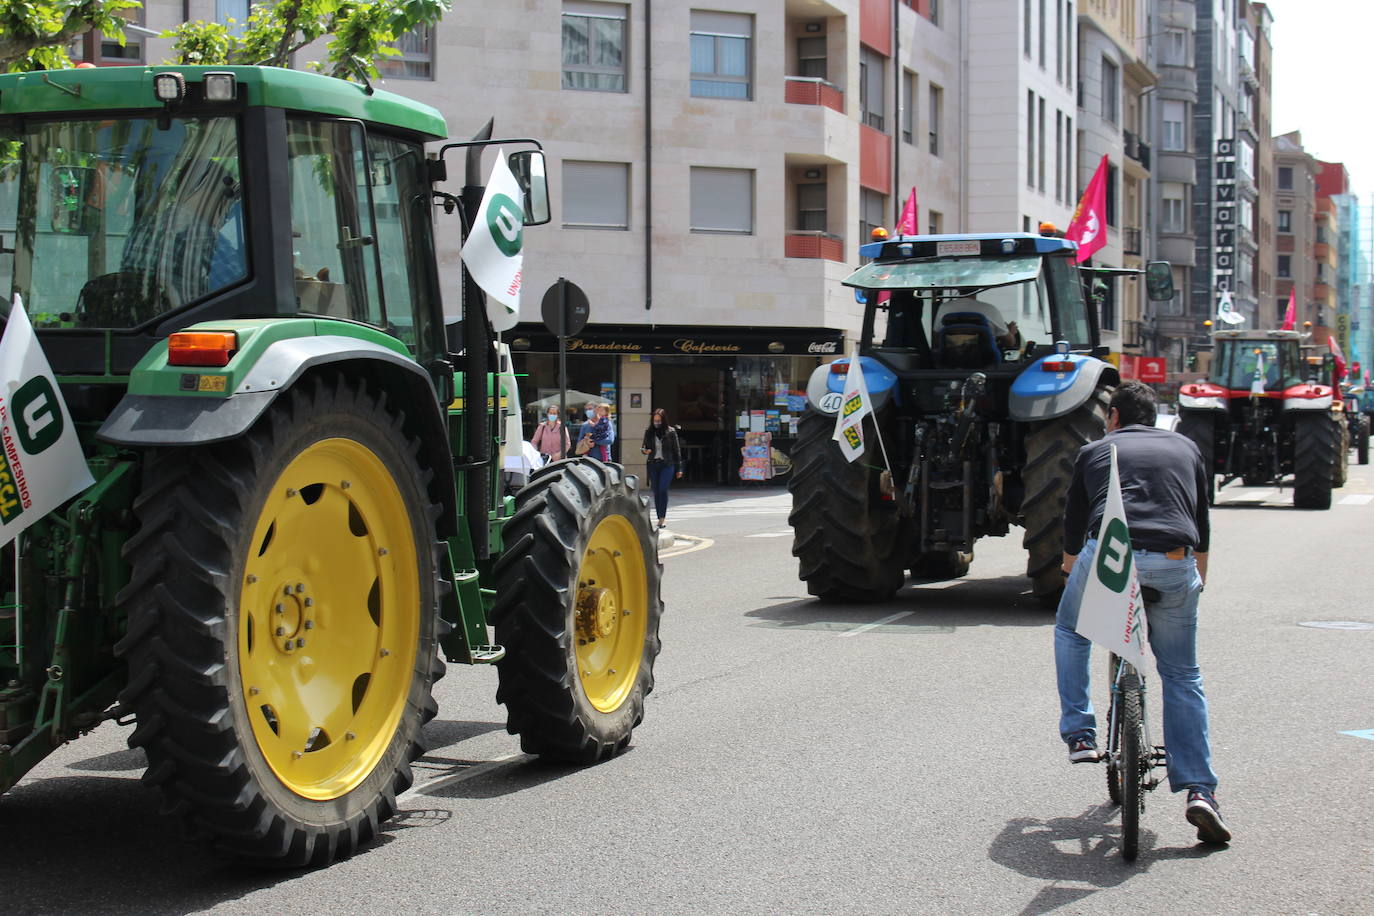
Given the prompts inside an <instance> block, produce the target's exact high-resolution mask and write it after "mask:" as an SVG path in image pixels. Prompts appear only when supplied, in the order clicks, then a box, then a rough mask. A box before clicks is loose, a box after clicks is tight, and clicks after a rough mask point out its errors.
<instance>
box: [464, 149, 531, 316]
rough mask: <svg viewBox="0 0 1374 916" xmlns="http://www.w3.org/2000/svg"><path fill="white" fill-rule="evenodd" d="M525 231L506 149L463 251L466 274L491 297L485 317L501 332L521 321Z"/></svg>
mask: <svg viewBox="0 0 1374 916" xmlns="http://www.w3.org/2000/svg"><path fill="white" fill-rule="evenodd" d="M524 230H525V192H524V191H523V190H521V188H520V182H519V181H517V180H516V178H515V175H514V174H513V173H512V172H511V170H510V166H509V165H507V164H506V153H505V150H500V149H498V150H497V151H496V162H495V163H494V164H493V165H492V167H491V176H490V177H489V178H488V179H487V189H486V192H485V193H484V194H483V195H482V205H481V206H480V207H478V208H477V216H476V217H474V218H473V221H472V228H471V230H470V231H469V232H468V238H467V241H466V242H464V243H463V251H462V256H463V263H464V264H466V265H467V268H468V273H470V274H472V279H473V280H475V281H477V285H478V286H480V287H482V291H483V292H485V293H486V294H487V317H488V318H490V319H491V325H492V327H493V328H495V329H496V330H498V331H508V330H510V329H511V328H513V327H515V323H516V322H517V321H519V320H520V287H521V286H522V285H523V282H524V263H525V256H524V254H523V253H522V252H521V246H522V245H523V243H524Z"/></svg>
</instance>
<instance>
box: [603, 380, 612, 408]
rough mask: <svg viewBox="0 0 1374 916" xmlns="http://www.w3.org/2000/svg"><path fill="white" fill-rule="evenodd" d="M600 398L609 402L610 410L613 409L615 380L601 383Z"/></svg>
mask: <svg viewBox="0 0 1374 916" xmlns="http://www.w3.org/2000/svg"><path fill="white" fill-rule="evenodd" d="M601 400H603V401H605V402H606V403H607V404H610V405H611V409H612V410H614V409H615V382H602V383H601Z"/></svg>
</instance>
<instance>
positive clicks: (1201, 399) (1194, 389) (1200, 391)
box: [1178, 382, 1228, 412]
mask: <svg viewBox="0 0 1374 916" xmlns="http://www.w3.org/2000/svg"><path fill="white" fill-rule="evenodd" d="M1227 402H1228V397H1227V390H1226V389H1225V388H1223V387H1221V386H1220V385H1213V384H1212V383H1211V382H1192V383H1190V384H1187V385H1184V386H1183V387H1182V388H1180V389H1179V390H1178V406H1179V409H1180V410H1203V411H1206V410H1212V411H1222V412H1224V411H1225V410H1226V409H1227Z"/></svg>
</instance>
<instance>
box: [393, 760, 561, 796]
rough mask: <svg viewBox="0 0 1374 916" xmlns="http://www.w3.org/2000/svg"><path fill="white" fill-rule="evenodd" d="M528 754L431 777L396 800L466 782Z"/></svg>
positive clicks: (490, 761) (489, 761)
mask: <svg viewBox="0 0 1374 916" xmlns="http://www.w3.org/2000/svg"><path fill="white" fill-rule="evenodd" d="M528 756H529V755H528V754H507V755H506V756H504V757H497V758H496V759H495V760H488V761H486V762H485V763H478V764H475V765H473V766H470V767H468V768H467V769H466V770H460V771H459V772H457V773H450V774H449V775H447V776H440V777H439V778H438V779H431V780H430V781H429V782H427V783H425V784H424V785H419V786H411V787H410V788H409V789H407V790H406V791H404V792H402V793H401V794H400V795H398V796H396V800H397V801H405V800H406V799H408V798H413V797H414V796H416V795H426V794H428V793H430V792H433V791H434V790H435V789H441V788H443V787H444V786H451V785H453V784H454V783H459V782H465V781H467V780H469V779H473V778H475V777H477V776H481V775H482V774H483V773H489V772H491V771H492V770H494V769H496V768H497V767H499V766H501V764H503V763H510V762H511V761H512V760H519V759H520V758H521V757H528ZM530 759H531V760H532V759H534V758H532V757H531V758H530Z"/></svg>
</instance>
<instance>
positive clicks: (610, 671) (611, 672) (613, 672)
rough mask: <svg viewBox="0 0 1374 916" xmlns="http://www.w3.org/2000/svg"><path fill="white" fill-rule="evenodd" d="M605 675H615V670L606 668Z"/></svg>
mask: <svg viewBox="0 0 1374 916" xmlns="http://www.w3.org/2000/svg"><path fill="white" fill-rule="evenodd" d="M606 673H607V674H615V669H614V668H607V669H606Z"/></svg>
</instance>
